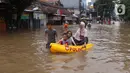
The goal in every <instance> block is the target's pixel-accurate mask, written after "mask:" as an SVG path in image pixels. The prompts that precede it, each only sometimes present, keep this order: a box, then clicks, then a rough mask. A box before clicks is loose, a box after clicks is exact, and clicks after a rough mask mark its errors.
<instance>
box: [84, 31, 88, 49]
mask: <svg viewBox="0 0 130 73" xmlns="http://www.w3.org/2000/svg"><path fill="white" fill-rule="evenodd" d="M84 40H85V41H84V47H86V44H87V41H88V40H87V30H86V29H85V34H84Z"/></svg>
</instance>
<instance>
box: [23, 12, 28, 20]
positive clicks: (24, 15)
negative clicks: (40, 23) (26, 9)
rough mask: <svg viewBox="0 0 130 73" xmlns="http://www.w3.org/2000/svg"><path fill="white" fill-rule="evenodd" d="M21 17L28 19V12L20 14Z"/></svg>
mask: <svg viewBox="0 0 130 73" xmlns="http://www.w3.org/2000/svg"><path fill="white" fill-rule="evenodd" d="M21 19H29V14H28V13H24V14H23V15H22V16H21Z"/></svg>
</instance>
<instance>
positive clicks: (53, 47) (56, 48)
mask: <svg viewBox="0 0 130 73" xmlns="http://www.w3.org/2000/svg"><path fill="white" fill-rule="evenodd" d="M92 47H93V44H86V47H83V46H72V45H69V46H65V45H60V44H57V43H51V44H50V51H51V52H52V53H74V52H81V51H89V50H91V49H92Z"/></svg>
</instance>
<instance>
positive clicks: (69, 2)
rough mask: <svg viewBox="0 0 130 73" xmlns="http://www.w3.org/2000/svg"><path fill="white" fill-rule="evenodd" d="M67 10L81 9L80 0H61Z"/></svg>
mask: <svg viewBox="0 0 130 73" xmlns="http://www.w3.org/2000/svg"><path fill="white" fill-rule="evenodd" d="M60 1H61V3H62V4H63V5H64V7H66V8H79V0H60Z"/></svg>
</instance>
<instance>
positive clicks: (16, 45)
mask: <svg viewBox="0 0 130 73" xmlns="http://www.w3.org/2000/svg"><path fill="white" fill-rule="evenodd" d="M55 28H56V29H57V30H58V33H59V37H58V38H61V36H60V35H61V32H62V27H61V26H55ZM77 28H78V26H76V25H71V26H70V29H71V30H72V31H73V32H75V31H76V29H77ZM129 28H130V26H129V25H120V24H118V23H116V24H115V25H98V24H93V25H92V28H91V29H90V30H88V36H89V40H90V42H91V43H93V44H94V48H93V50H92V51H90V52H88V53H87V52H79V53H73V54H51V53H50V52H49V50H47V49H45V43H46V42H45V41H44V28H42V29H41V30H37V31H23V32H20V33H12V34H5V35H0V73H130V62H129V61H130V50H129V49H130V40H129V38H130V33H129V32H130V29H129Z"/></svg>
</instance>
